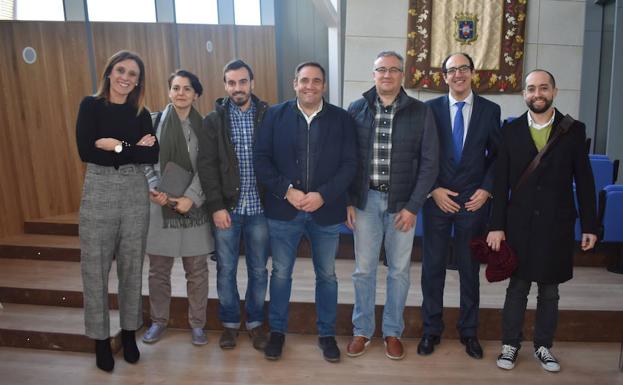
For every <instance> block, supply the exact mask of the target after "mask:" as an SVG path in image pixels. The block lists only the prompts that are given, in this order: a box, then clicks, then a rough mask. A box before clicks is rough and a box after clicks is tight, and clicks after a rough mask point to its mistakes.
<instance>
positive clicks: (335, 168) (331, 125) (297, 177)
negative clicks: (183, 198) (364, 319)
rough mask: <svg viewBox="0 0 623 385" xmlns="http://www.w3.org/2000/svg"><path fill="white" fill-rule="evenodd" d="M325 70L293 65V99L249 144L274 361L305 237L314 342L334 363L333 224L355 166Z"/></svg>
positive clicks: (345, 120) (349, 124)
mask: <svg viewBox="0 0 623 385" xmlns="http://www.w3.org/2000/svg"><path fill="white" fill-rule="evenodd" d="M325 85H326V83H325V71H324V69H323V68H322V66H321V65H320V64H318V63H315V62H305V63H302V64H299V65H298V66H297V68H296V72H295V78H294V90H295V91H296V99H294V100H290V101H287V102H284V103H281V104H278V105H275V106H273V107H270V108H269V109H268V110H267V111H266V114H265V115H264V120H263V121H262V124H261V126H260V129H259V131H258V134H257V138H256V142H255V151H254V152H255V153H254V159H255V172H256V174H257V179H258V181H259V183H260V184H262V185H263V186H264V187H265V190H266V194H265V196H264V213H265V215H266V217H267V218H268V229H269V235H270V245H271V249H272V273H271V277H270V305H269V312H268V319H269V323H270V330H271V334H270V339H269V341H268V345H267V346H266V348H265V350H264V354H265V357H266V358H267V359H270V360H277V359H279V358H280V357H281V352H282V348H283V343H284V341H285V333H286V331H287V321H288V302H289V301H290V291H291V288H292V269H293V268H294V261H295V259H296V252H297V248H298V244H299V241H300V239H301V237H302V236H303V234H306V235H307V236H308V238H309V240H310V242H311V246H312V260H313V264H314V271H315V273H316V314H317V317H318V319H317V322H316V324H317V326H318V334H319V336H320V338H319V340H318V345H319V346H320V348H321V349H322V352H323V355H324V358H325V359H326V360H327V361H331V362H335V361H339V359H340V351H339V349H338V347H337V344H336V341H335V321H336V311H337V278H336V276H335V256H336V254H337V248H338V241H339V227H340V224H341V223H342V222H344V221H345V220H346V190H347V187H348V186H349V184H350V182H351V181H352V179H353V177H354V175H355V170H356V167H357V159H356V149H355V128H354V123H353V121H352V119H351V118H350V116H349V115H348V113H347V112H346V111H344V110H343V109H341V108H339V107H336V106H334V105H331V104H329V103H327V102H325V101H324V100H323V98H322V95H323V93H324V91H325V88H326V87H325Z"/></svg>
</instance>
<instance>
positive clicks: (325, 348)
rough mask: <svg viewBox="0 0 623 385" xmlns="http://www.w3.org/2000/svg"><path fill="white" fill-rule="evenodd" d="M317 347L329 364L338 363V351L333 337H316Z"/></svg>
mask: <svg viewBox="0 0 623 385" xmlns="http://www.w3.org/2000/svg"><path fill="white" fill-rule="evenodd" d="M318 346H319V347H320V349H322V356H323V357H324V359H325V360H327V361H329V362H338V361H339V360H340V349H339V348H338V347H337V342H335V337H333V336H328V337H318Z"/></svg>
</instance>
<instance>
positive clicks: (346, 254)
mask: <svg viewBox="0 0 623 385" xmlns="http://www.w3.org/2000/svg"><path fill="white" fill-rule="evenodd" d="M24 231H25V233H26V234H30V235H31V236H32V238H28V237H27V236H15V237H9V238H8V239H7V240H6V241H5V239H0V257H1V258H24V257H26V258H33V259H58V260H70V261H73V260H78V259H76V258H79V255H80V252H79V250H76V249H75V248H74V247H73V245H72V246H69V247H67V249H62V248H59V247H57V248H55V249H50V248H46V247H45V246H46V243H49V242H50V240H49V239H46V238H37V237H36V236H35V235H36V234H44V235H48V236H52V235H65V236H72V235H73V236H77V235H78V213H69V214H63V215H57V216H53V217H47V218H40V219H30V220H27V221H26V222H24ZM7 241H8V242H9V243H6V242H7ZM16 242H18V244H15V243H16ZM28 242H30V243H28ZM56 242H60V239H59V240H57V241H56ZM71 242H75V243H76V245H77V244H78V243H77V240H75V241H71ZM240 253H241V254H244V245H242V244H241V247H240ZM619 254H620V248H619V247H618V245H616V244H599V245H598V246H597V247H596V249H595V250H593V251H589V252H583V251H581V250H580V248H579V247H576V251H575V255H574V265H575V266H595V267H598V266H599V267H605V266H611V265H613V264H615V262H616V261H617V260H618V258H619ZM298 256H299V257H302V258H308V257H311V248H310V245H309V242H307V240H306V239H303V240H302V242H301V244H300V245H299V250H298ZM337 258H338V259H354V258H355V253H354V247H353V235H352V234H340V245H339V248H338V253H337ZM411 260H412V261H414V262H420V261H421V260H422V239H421V238H420V237H416V238H415V240H414V243H413V252H412V254H411Z"/></svg>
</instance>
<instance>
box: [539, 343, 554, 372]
mask: <svg viewBox="0 0 623 385" xmlns="http://www.w3.org/2000/svg"><path fill="white" fill-rule="evenodd" d="M534 358H536V359H537V360H539V362H540V363H541V367H543V369H545V370H547V371H548V372H560V364H559V363H558V360H557V359H556V357H554V356H553V355H552V353H551V352H550V351H549V349H548V348H546V347H545V346H541V347H539V348H538V349H537V350H536V351H535V352H534Z"/></svg>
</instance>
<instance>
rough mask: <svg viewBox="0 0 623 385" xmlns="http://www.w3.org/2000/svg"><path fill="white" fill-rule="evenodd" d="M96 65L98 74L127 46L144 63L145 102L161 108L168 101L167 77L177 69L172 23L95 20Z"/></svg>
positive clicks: (152, 109) (152, 108)
mask: <svg viewBox="0 0 623 385" xmlns="http://www.w3.org/2000/svg"><path fill="white" fill-rule="evenodd" d="M92 26H93V47H94V51H95V66H96V71H97V78H98V84H99V78H100V76H101V73H102V71H103V70H104V66H105V65H106V61H107V60H108V58H109V57H110V56H112V55H113V54H114V53H115V52H117V51H120V50H123V49H128V50H130V51H134V52H136V53H138V54H139V56H140V57H141V58H142V59H143V62H144V63H145V73H146V74H145V82H146V89H145V95H146V105H147V107H148V108H149V109H150V110H151V111H159V110H160V109H161V108H162V107H163V106H164V105H165V104H166V103H167V100H168V98H167V94H168V85H167V78H168V77H169V74H170V73H171V72H172V71H173V70H174V69H175V55H176V53H175V35H174V33H173V25H172V24H164V23H158V24H156V23H92Z"/></svg>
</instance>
